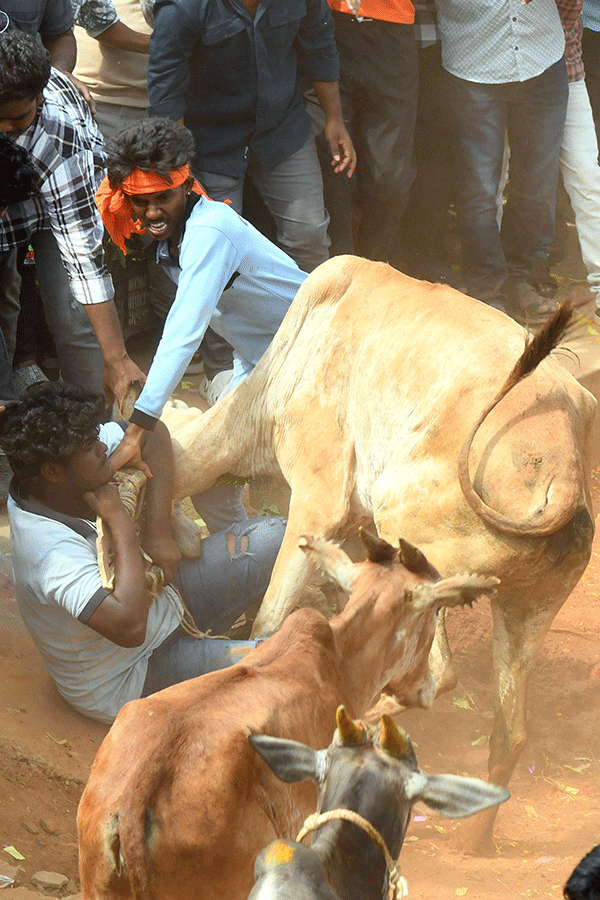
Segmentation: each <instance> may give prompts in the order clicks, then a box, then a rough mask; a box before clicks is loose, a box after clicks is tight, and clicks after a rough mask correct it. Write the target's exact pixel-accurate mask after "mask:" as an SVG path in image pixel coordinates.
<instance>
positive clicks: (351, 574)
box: [298, 534, 357, 594]
mask: <svg viewBox="0 0 600 900" xmlns="http://www.w3.org/2000/svg"><path fill="white" fill-rule="evenodd" d="M298 546H299V547H300V549H301V550H303V551H304V552H305V553H306V554H307V556H312V557H313V558H314V560H315V562H316V564H317V565H318V566H319V568H320V569H322V570H323V572H324V573H325V575H327V576H328V577H329V578H331V580H332V581H335V582H336V584H339V586H340V587H341V589H342V590H343V591H346V593H347V594H351V593H352V589H353V588H354V582H355V581H356V576H357V571H356V569H355V568H354V565H353V563H352V560H351V559H350V558H349V557H348V556H347V555H346V554H345V553H344V551H343V550H342V548H341V547H340V546H339V545H338V544H334V543H333V541H326V540H325V539H324V538H318V537H313V536H312V535H308V534H303V535H302V536H301V538H300V540H299V541H298Z"/></svg>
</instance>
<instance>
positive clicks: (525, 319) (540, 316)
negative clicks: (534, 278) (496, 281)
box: [505, 281, 558, 328]
mask: <svg viewBox="0 0 600 900" xmlns="http://www.w3.org/2000/svg"><path fill="white" fill-rule="evenodd" d="M505 286H506V283H505ZM506 293H507V296H508V300H509V304H508V309H507V312H508V314H509V316H511V318H513V319H514V320H515V321H516V322H519V324H521V325H526V326H529V327H534V328H535V327H536V326H538V325H543V324H544V322H547V321H548V319H550V318H551V317H552V316H553V315H554V313H555V312H556V310H557V307H558V304H557V302H556V300H550V299H548V298H545V297H542V296H540V294H539V293H538V292H537V291H536V290H534V289H533V288H532V287H531V286H530V285H529V284H528V283H527V282H526V281H520V282H516V283H515V282H514V281H513V283H512V284H511V286H510V290H508V291H506Z"/></svg>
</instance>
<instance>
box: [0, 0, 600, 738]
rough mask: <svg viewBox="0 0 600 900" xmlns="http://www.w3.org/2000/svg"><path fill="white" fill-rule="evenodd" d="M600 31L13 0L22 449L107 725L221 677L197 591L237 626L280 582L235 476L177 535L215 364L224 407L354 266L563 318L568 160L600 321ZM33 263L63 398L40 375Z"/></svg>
mask: <svg viewBox="0 0 600 900" xmlns="http://www.w3.org/2000/svg"><path fill="white" fill-rule="evenodd" d="M582 6H583V9H582ZM582 12H583V15H584V22H585V25H586V28H585V30H584V29H583V28H582ZM599 34H600V3H598V2H596V0H594V2H592V0H585V2H583V0H502V2H497V0H480V2H477V3H474V2H473V0H435V2H433V0H423V2H417V3H413V2H412V0H362V2H359V0H305V2H302V3H299V2H298V0H155V2H151V0H28V2H27V3H24V2H23V0H20V2H17V0H0V155H1V157H2V159H3V160H5V163H6V164H4V165H0V178H1V179H2V184H0V197H2V198H4V199H3V200H2V208H1V209H0V212H1V213H2V215H1V217H0V385H1V390H2V397H1V400H2V401H4V406H5V407H6V411H5V412H4V413H3V415H2V416H1V417H0V446H2V447H3V449H4V451H5V453H6V457H7V458H8V462H9V463H10V466H11V468H12V471H13V472H14V479H13V482H12V487H11V498H10V500H9V504H8V507H9V515H10V521H11V529H12V540H13V550H12V552H13V561H14V568H15V583H16V587H17V596H18V599H19V603H20V606H21V611H22V614H23V617H24V619H25V621H26V623H27V624H28V627H29V628H30V631H31V633H32V635H33V637H34V640H35V641H36V643H37V645H38V647H39V648H40V651H41V652H42V655H43V656H44V658H45V660H46V662H47V665H48V668H49V670H50V672H51V673H52V675H53V677H54V678H55V681H56V683H57V685H58V687H59V690H60V691H61V693H62V694H63V696H64V697H65V698H66V699H67V700H68V701H69V702H70V703H72V704H73V705H74V706H76V707H77V708H79V709H81V710H82V711H84V712H86V713H87V714H88V715H93V716H96V717H97V718H102V719H105V720H110V719H111V718H112V717H114V715H115V714H116V711H117V710H118V708H119V707H120V705H122V703H123V702H125V701H126V700H127V699H131V698H132V697H136V696H140V695H141V694H142V693H145V692H149V691H151V690H156V689H159V688H160V687H163V686H165V685H166V684H168V683H172V681H174V680H175V681H176V680H180V679H181V678H185V677H190V673H191V674H196V673H197V672H200V671H207V670H208V669H210V668H215V667H216V666H218V665H223V664H226V663H225V662H224V660H225V658H226V657H227V654H226V653H215V652H212V651H210V652H209V645H210V642H208V643H207V642H206V641H196V642H195V643H194V644H193V646H194V647H195V648H196V649H195V650H194V651H191V650H190V649H189V647H188V645H187V637H188V636H184V635H183V634H182V632H181V628H182V626H181V622H180V619H181V616H182V608H183V604H184V602H185V603H187V604H188V605H189V606H190V607H191V609H192V612H193V616H194V618H196V623H197V624H198V625H199V627H201V628H207V627H208V628H214V627H219V628H223V627H225V625H226V624H230V622H231V621H232V617H233V618H235V616H236V615H237V614H238V613H239V612H240V611H241V610H243V609H244V608H245V607H246V606H247V605H248V604H249V603H251V602H254V601H255V600H256V598H257V596H259V595H260V592H261V590H264V586H265V584H266V581H267V580H268V574H269V572H270V568H271V567H272V564H273V561H274V558H275V555H276V552H277V547H278V545H279V542H280V540H281V536H282V529H283V523H282V522H281V521H280V520H276V521H272V522H270V523H269V525H268V527H266V526H265V525H264V524H263V525H258V524H256V523H254V522H253V521H252V520H251V521H250V523H248V520H247V518H246V513H245V510H244V508H243V506H242V504H241V501H240V491H239V489H238V488H234V487H232V486H227V485H223V486H221V487H220V488H219V489H218V490H216V491H213V492H211V494H210V496H209V497H207V496H199V497H196V498H194V502H195V504H196V508H197V509H198V510H200V511H201V514H202V516H203V517H204V519H205V520H206V521H207V522H208V523H209V525H211V530H212V531H213V532H214V534H213V538H214V539H215V542H214V543H213V545H212V546H213V547H214V549H213V550H210V551H209V550H206V551H205V553H204V555H203V557H202V559H201V561H200V562H199V563H198V566H197V567H196V569H194V570H193V571H192V570H189V569H187V568H185V567H184V566H183V564H181V563H180V558H179V554H178V551H177V550H176V548H174V546H173V542H172V539H171V537H170V530H169V529H170V524H169V520H168V517H167V515H166V512H165V511H166V509H167V508H169V507H170V495H169V489H170V478H169V475H168V473H169V466H170V465H171V464H170V462H169V460H170V450H169V447H168V443H169V442H168V438H167V436H166V435H165V434H164V433H163V431H162V429H161V426H160V423H158V420H159V418H160V415H161V412H162V408H163V406H164V403H165V402H166V400H167V399H168V397H169V395H170V393H171V392H172V390H173V389H174V387H175V386H176V384H177V383H178V381H179V380H180V379H181V377H182V375H183V373H184V372H185V371H186V367H187V366H188V365H189V364H190V362H191V360H192V357H193V356H194V354H196V353H199V354H200V355H201V357H202V361H203V366H204V371H205V373H206V376H207V378H208V379H209V384H208V387H207V393H208V396H209V399H210V402H214V401H216V400H217V399H218V397H219V396H220V395H222V394H223V393H224V392H226V391H227V390H230V389H231V388H232V387H234V386H235V385H236V384H238V383H239V382H240V381H241V380H243V379H244V378H245V377H247V375H248V374H249V372H250V371H251V370H252V368H253V367H254V366H255V365H256V363H257V362H258V360H259V359H260V357H261V355H262V354H263V353H264V351H265V349H266V348H267V346H268V345H269V343H270V341H271V339H272V337H273V335H274V333H275V332H276V330H277V328H278V326H279V324H280V323H281V321H282V319H283V316H284V315H285V312H286V310H287V309H288V307H289V305H290V303H291V302H292V300H293V298H294V296H295V294H296V292H297V290H298V289H299V287H300V286H301V284H302V283H303V281H304V279H305V278H306V275H307V273H309V272H311V271H312V270H313V269H314V268H316V267H317V266H318V265H319V264H320V263H321V262H323V261H325V260H326V259H327V258H328V256H329V255H330V254H337V253H357V254H359V255H362V256H365V257H367V258H371V259H377V260H383V261H387V262H390V263H391V264H392V265H394V266H396V267H398V268H399V269H402V270H403V271H406V272H408V273H409V274H412V275H415V276H417V277H424V278H426V279H428V280H433V281H437V280H441V281H446V282H448V283H450V284H451V285H455V286H459V287H460V288H461V289H463V290H465V291H466V292H468V293H469V294H471V295H473V296H475V297H477V298H479V299H480V300H482V301H483V302H485V303H487V304H489V305H490V306H492V307H494V308H495V309H497V310H500V311H502V312H505V313H507V314H509V315H510V316H512V317H513V318H515V319H516V320H518V321H520V322H523V323H525V324H528V325H533V326H535V325H537V324H539V323H541V322H543V321H545V320H546V319H547V318H548V317H549V316H550V315H551V314H552V312H553V311H554V309H555V306H556V301H555V294H556V290H557V283H556V281H555V279H554V278H553V277H552V275H551V273H550V270H549V266H548V257H549V252H550V248H551V245H552V242H553V238H554V232H555V217H556V203H557V191H558V187H559V178H560V177H561V176H562V182H563V184H564V187H565V189H566V192H567V194H568V196H569V198H570V201H571V205H572V208H573V212H574V216H575V223H576V227H577V232H578V236H579V241H580V245H581V251H582V258H583V261H584V263H585V265H586V267H587V270H588V273H589V274H588V282H589V287H590V290H591V291H592V292H594V293H595V294H596V298H597V299H596V304H597V307H598V310H599V312H600V167H599V166H598V138H597V130H596V125H595V121H596V122H598V123H600V88H599V86H598V85H600V63H599V61H598V60H599V54H600V48H599V46H598V41H599V40H600V38H599V37H598V35H599ZM584 62H585V64H586V66H587V71H588V73H589V92H588V89H587V87H586V80H585V70H584ZM590 101H591V102H590ZM594 110H596V119H595V118H594ZM2 173H3V174H2ZM220 201H225V202H220ZM451 203H453V204H454V209H455V212H456V221H457V225H458V234H459V237H460V243H461V252H462V265H461V270H460V273H457V272H456V271H454V270H453V269H452V268H450V266H449V260H448V251H447V234H446V231H447V223H448V210H449V207H450V204H451ZM242 214H244V215H243V216H242ZM249 219H250V220H251V221H252V223H253V224H250V221H249ZM107 239H110V240H112V242H113V244H114V245H115V246H116V247H117V248H118V252H123V253H124V254H127V253H128V252H131V249H132V248H134V247H135V248H136V252H140V248H142V250H143V251H144V252H145V253H146V254H147V257H148V270H149V275H150V281H151V285H152V298H153V305H154V307H155V310H156V312H157V314H158V315H159V317H160V318H162V319H163V321H164V330H163V336H162V339H161V342H160V344H159V347H158V350H157V352H156V355H155V357H154V360H153V362H152V366H151V368H150V371H149V373H148V374H147V375H146V374H145V373H143V372H142V371H141V370H140V369H139V368H138V366H137V365H136V364H135V363H134V362H133V361H132V360H131V359H130V357H129V355H128V353H127V349H126V346H125V342H124V340H123V335H122V331H121V326H120V323H119V318H118V315H117V311H116V308H115V304H114V289H113V284H112V281H111V277H110V275H109V273H108V270H107V268H106V264H105V253H104V247H105V246H106V242H107ZM27 253H29V258H28V259H26V258H25V256H26V254H27ZM32 255H33V256H34V258H35V265H36V273H37V283H38V286H39V293H40V297H41V302H42V307H43V318H44V319H45V322H46V323H47V327H48V329H49V332H50V334H51V336H52V339H53V342H54V346H55V349H56V355H57V357H58V365H59V368H60V374H61V378H62V382H64V384H63V386H61V387H56V386H54V385H50V386H42V387H41V388H40V387H37V388H36V383H37V382H41V381H44V380H45V375H44V373H43V372H42V370H41V368H40V366H39V365H38V363H39V357H38V356H37V349H36V338H37V333H38V330H39V328H40V327H41V323H40V318H39V316H40V313H39V310H37V307H36V300H35V298H32V296H30V294H31V292H28V291H27V290H26V277H25V276H26V272H25V263H27V262H29V261H30V260H31V258H32ZM36 316H37V317H38V318H36ZM24 323H25V324H24ZM132 381H133V382H135V381H139V382H141V383H142V384H143V385H144V388H143V391H142V393H141V396H140V397H139V399H138V401H137V403H136V407H135V410H134V413H133V415H132V416H131V420H130V422H129V423H128V424H125V426H124V428H122V427H121V425H119V424H116V423H112V422H108V421H107V420H108V419H110V411H109V404H110V402H111V401H112V400H113V399H116V400H117V401H119V402H121V401H122V400H123V398H124V396H125V394H126V391H127V389H128V386H129V385H130V383H131V382H132ZM71 386H73V387H71ZM99 398H100V399H99ZM101 421H104V422H105V423H106V424H103V425H102V426H101V428H102V430H101V431H100V432H98V428H99V427H100V425H99V423H100V422H101ZM157 423H158V424H157ZM50 434H52V435H53V438H52V439H50V438H49V435H50ZM109 451H110V461H109V460H108V458H107V453H108V452H109ZM127 462H133V463H136V464H138V465H139V466H141V467H142V468H143V469H144V470H145V471H146V472H147V474H148V475H149V476H151V475H153V476H154V477H153V478H152V479H151V481H150V484H151V485H152V489H151V490H150V491H149V499H150V505H151V509H153V510H154V512H153V513H152V514H151V516H150V524H151V527H150V529H149V532H150V533H149V536H148V535H147V536H146V539H145V540H146V543H145V547H144V549H145V550H146V552H147V553H148V555H149V556H150V557H151V558H152V559H153V560H154V561H155V562H156V563H158V564H160V565H161V567H162V568H163V571H164V572H165V585H166V586H165V589H164V590H163V591H162V592H161V594H159V597H158V598H156V599H155V600H154V601H153V602H152V601H151V600H150V599H149V596H148V593H147V591H146V589H145V582H144V577H143V567H142V566H141V564H139V562H138V564H137V565H133V564H132V559H133V558H134V557H135V558H136V559H137V557H136V554H137V556H139V547H138V545H137V538H136V536H135V534H134V533H133V531H132V528H131V526H130V524H128V522H126V520H125V517H124V516H123V514H122V512H121V507H120V504H119V501H118V497H116V495H115V490H114V488H113V487H112V486H111V485H110V484H108V482H109V481H110V479H111V477H112V473H113V472H114V471H115V469H116V468H118V467H120V466H121V465H123V464H125V463H127ZM96 516H100V518H102V520H103V521H104V523H105V525H106V527H107V529H108V531H109V532H110V533H111V535H112V538H113V542H114V544H115V549H116V580H115V587H114V589H113V590H112V591H110V590H107V589H106V588H104V587H103V586H102V583H101V581H100V580H99V579H100V576H99V573H98V566H97V558H96V550H95V525H94V522H95V519H96ZM219 529H220V530H219ZM42 535H43V536H44V540H42ZM218 535H219V537H218V539H217V536H218ZM232 541H233V545H232ZM32 548H34V549H35V552H32ZM50 560H52V564H50V562H49V561H50ZM233 561H235V562H236V564H238V563H239V565H238V569H239V572H238V576H236V577H237V578H238V581H232V580H231V578H232V576H230V575H228V574H227V572H228V570H229V569H230V563H231V562H233ZM248 566H250V568H252V566H254V567H255V568H257V573H255V576H256V577H254V578H253V579H250V581H247V580H246V579H247V578H248V572H247V568H248ZM184 569H185V571H184ZM42 571H43V577H42V575H41V572H42ZM186 579H187V581H186ZM168 583H173V584H175V585H176V586H177V590H176V591H175V594H174V596H171V595H170V594H169V590H170V589H169V588H168V586H167V585H168ZM199 585H201V586H202V590H201V591H200V594H201V598H200V599H198V596H199V595H198V586H199ZM232 585H234V586H233V587H232ZM217 596H218V598H219V601H220V603H217V604H216V605H215V603H214V601H215V597H217ZM181 598H183V600H182V599H181ZM184 637H185V639H184ZM184 645H185V646H184ZM140 648H141V649H140ZM198 648H203V649H202V650H201V652H200V650H198ZM239 649H240V652H241V651H242V650H244V649H245V648H239ZM202 654H204V655H202ZM201 656H202V658H200V657H201ZM227 658H230V657H227ZM182 660H183V662H182ZM82 661H84V662H82Z"/></svg>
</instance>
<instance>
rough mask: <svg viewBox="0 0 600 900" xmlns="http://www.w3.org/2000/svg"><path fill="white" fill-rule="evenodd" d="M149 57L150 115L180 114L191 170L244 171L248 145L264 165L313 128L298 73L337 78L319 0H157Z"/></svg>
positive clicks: (324, 7) (328, 21)
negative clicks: (250, 6)
mask: <svg viewBox="0 0 600 900" xmlns="http://www.w3.org/2000/svg"><path fill="white" fill-rule="evenodd" d="M154 15H155V26H154V33H153V36H152V39H151V43H150V60H149V65H148V95H149V98H150V106H149V110H148V111H149V115H151V116H168V117H170V118H172V119H179V118H181V117H184V121H185V124H186V125H187V127H188V128H190V130H191V131H192V133H193V135H194V137H195V139H196V157H195V160H194V166H195V168H196V169H197V170H205V171H208V172H215V173H219V174H221V175H230V176H231V177H234V178H239V177H241V176H243V174H244V172H245V171H246V166H247V157H248V151H249V149H251V150H252V151H253V152H254V153H255V154H256V156H257V157H258V159H259V161H260V163H261V164H262V165H263V166H264V167H265V168H270V167H271V166H274V165H276V164H277V163H279V162H281V161H282V160H284V159H287V158H288V157H289V156H291V155H292V154H293V153H295V152H296V151H297V150H299V149H300V147H301V146H302V145H303V144H304V142H305V141H306V139H307V137H308V135H309V132H310V120H309V117H308V114H307V113H306V111H305V109H304V105H303V102H302V87H303V85H302V83H301V76H304V77H305V78H306V79H308V80H309V81H337V80H338V78H339V60H338V55H337V50H336V47H335V39H334V26H333V18H332V15H331V11H330V9H329V6H328V4H327V2H326V0H259V4H258V8H257V11H256V15H255V16H254V19H253V18H252V16H251V15H250V14H249V12H248V11H247V10H246V7H245V6H244V4H243V3H242V0H158V2H157V3H156V7H155V11H154Z"/></svg>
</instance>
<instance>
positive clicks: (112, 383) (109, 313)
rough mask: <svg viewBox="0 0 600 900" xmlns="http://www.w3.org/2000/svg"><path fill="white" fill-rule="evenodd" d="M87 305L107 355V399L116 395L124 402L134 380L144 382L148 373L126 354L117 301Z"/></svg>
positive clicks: (104, 354)
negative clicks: (115, 302)
mask: <svg viewBox="0 0 600 900" xmlns="http://www.w3.org/2000/svg"><path fill="white" fill-rule="evenodd" d="M84 308H85V311H86V313H87V314H88V317H89V320H90V322H91V323H92V328H93V329H94V331H95V333H96V338H97V340H98V344H99V345H100V350H101V351H102V356H103V358H104V365H105V372H104V387H105V390H106V393H107V396H108V399H109V400H112V399H113V398H115V399H116V400H117V403H118V404H119V406H121V405H122V403H123V400H124V398H125V394H126V392H127V389H128V387H129V385H130V384H131V382H132V381H139V382H141V383H142V384H144V382H145V381H146V376H145V375H144V373H143V372H142V370H141V369H140V368H138V366H136V364H135V363H134V362H133V360H132V359H130V357H129V356H128V354H127V350H126V349H125V341H124V340H123V332H122V331H121V324H120V322H119V316H118V315H117V309H116V306H115V304H114V301H112V300H111V301H109V302H106V303H88V304H86V305H85V307H84Z"/></svg>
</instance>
